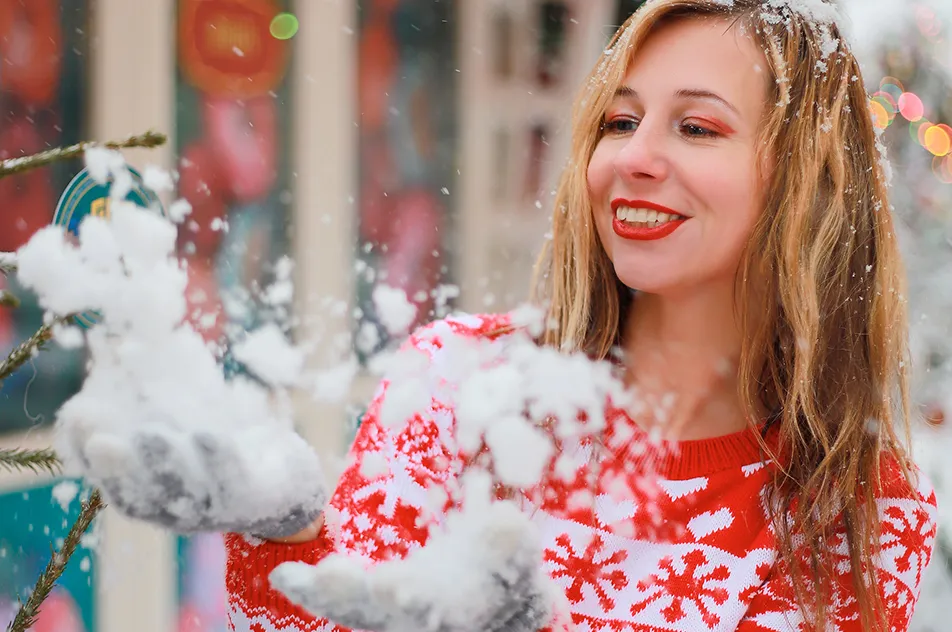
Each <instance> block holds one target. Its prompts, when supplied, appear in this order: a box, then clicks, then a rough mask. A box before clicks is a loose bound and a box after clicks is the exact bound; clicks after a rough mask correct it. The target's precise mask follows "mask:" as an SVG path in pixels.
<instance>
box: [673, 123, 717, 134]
mask: <svg viewBox="0 0 952 632" xmlns="http://www.w3.org/2000/svg"><path fill="white" fill-rule="evenodd" d="M681 132H682V133H683V134H684V135H685V136H689V137H691V138H716V137H717V136H720V132H716V131H714V130H712V129H708V128H707V127H704V126H703V125H698V124H697V123H682V124H681Z"/></svg>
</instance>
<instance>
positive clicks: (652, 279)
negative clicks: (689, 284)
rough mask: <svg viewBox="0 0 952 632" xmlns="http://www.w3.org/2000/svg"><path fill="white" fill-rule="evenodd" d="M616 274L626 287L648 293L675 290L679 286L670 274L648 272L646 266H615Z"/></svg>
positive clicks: (662, 292) (663, 292)
mask: <svg viewBox="0 0 952 632" xmlns="http://www.w3.org/2000/svg"><path fill="white" fill-rule="evenodd" d="M615 275H616V276H617V277H618V280H619V281H621V282H622V284H624V285H625V287H628V288H631V289H632V290H636V291H638V292H644V293H646V294H665V293H667V292H671V291H673V290H675V289H676V288H677V287H678V286H679V284H678V283H677V281H676V280H675V279H674V278H671V276H670V275H669V274H661V275H652V274H646V270H645V269H644V268H642V269H639V270H632V269H631V268H630V267H628V266H626V267H624V268H620V267H619V266H615Z"/></svg>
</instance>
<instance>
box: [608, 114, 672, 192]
mask: <svg viewBox="0 0 952 632" xmlns="http://www.w3.org/2000/svg"><path fill="white" fill-rule="evenodd" d="M650 125H651V123H650V122H648V121H647V119H645V120H642V122H641V124H640V125H639V126H638V129H637V130H635V132H634V133H633V134H632V135H631V136H630V137H629V138H628V142H626V143H625V144H624V145H623V146H622V147H621V148H620V149H619V150H618V153H617V154H615V160H614V166H615V173H617V174H618V175H619V176H620V177H621V178H625V179H636V180H644V179H648V180H664V179H665V178H667V177H668V172H669V171H670V169H671V162H670V157H669V156H668V149H667V146H666V138H665V135H664V133H663V131H662V130H655V129H652V127H650Z"/></svg>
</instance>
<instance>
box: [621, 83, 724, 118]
mask: <svg viewBox="0 0 952 632" xmlns="http://www.w3.org/2000/svg"><path fill="white" fill-rule="evenodd" d="M674 95H675V96H676V97H678V98H679V99H702V100H705V101H714V102H716V103H720V104H721V105H723V106H725V107H726V108H727V109H729V110H731V111H732V112H734V113H735V114H737V115H738V116H740V111H739V110H738V109H737V108H736V107H734V105H733V104H731V102H730V101H728V100H727V99H725V98H724V97H722V96H721V95H719V94H717V93H716V92H711V91H710V90H688V89H684V90H678V91H677V92H675V93H674ZM615 98H617V99H633V98H638V93H637V92H635V91H634V90H633V89H632V88H629V87H628V86H621V87H619V88H618V89H617V90H615Z"/></svg>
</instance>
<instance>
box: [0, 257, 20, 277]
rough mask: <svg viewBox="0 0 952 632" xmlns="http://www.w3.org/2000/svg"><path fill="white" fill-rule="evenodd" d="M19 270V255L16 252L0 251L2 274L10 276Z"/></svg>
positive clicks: (0, 272) (0, 270) (0, 269)
mask: <svg viewBox="0 0 952 632" xmlns="http://www.w3.org/2000/svg"><path fill="white" fill-rule="evenodd" d="M16 271H17V255H16V253H15V252H0V274H3V276H9V275H11V274H13V273H14V272H16Z"/></svg>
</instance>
